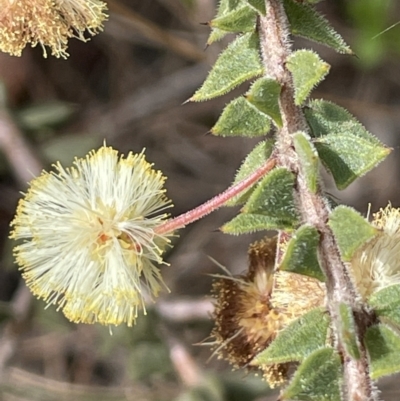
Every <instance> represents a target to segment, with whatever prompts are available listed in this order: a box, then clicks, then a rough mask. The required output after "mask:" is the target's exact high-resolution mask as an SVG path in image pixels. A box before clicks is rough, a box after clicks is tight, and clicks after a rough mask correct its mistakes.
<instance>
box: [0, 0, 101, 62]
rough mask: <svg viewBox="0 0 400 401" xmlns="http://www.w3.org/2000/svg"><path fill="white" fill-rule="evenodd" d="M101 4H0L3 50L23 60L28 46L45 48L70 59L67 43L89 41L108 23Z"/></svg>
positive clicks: (51, 0) (26, 0) (30, 0)
mask: <svg viewBox="0 0 400 401" xmlns="http://www.w3.org/2000/svg"><path fill="white" fill-rule="evenodd" d="M106 8H107V6H106V4H105V3H104V2H103V1H101V0H0V50H1V51H3V52H6V53H10V54H11V55H14V56H20V55H21V52H22V50H23V49H24V48H25V46H26V45H28V44H30V45H31V46H32V47H35V46H36V45H37V44H40V46H41V47H42V49H43V55H44V57H46V56H47V51H46V47H47V46H48V47H49V48H50V49H51V54H52V55H54V56H56V57H64V58H65V57H67V56H68V53H67V51H66V50H67V45H68V39H69V38H72V37H76V38H78V39H80V40H83V41H86V40H87V39H85V37H84V32H85V31H88V32H89V34H90V35H95V34H96V33H98V32H99V31H101V30H102V25H103V22H104V20H105V19H106V17H107V16H106V14H105V10H106Z"/></svg>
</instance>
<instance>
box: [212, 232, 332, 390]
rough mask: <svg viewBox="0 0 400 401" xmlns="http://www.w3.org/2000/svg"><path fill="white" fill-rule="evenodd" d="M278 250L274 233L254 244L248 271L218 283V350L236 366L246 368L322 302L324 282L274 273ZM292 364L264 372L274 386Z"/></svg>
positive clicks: (216, 323)
mask: <svg viewBox="0 0 400 401" xmlns="http://www.w3.org/2000/svg"><path fill="white" fill-rule="evenodd" d="M276 248H277V239H276V237H275V238H267V239H264V240H262V241H259V242H256V243H254V244H252V245H251V246H250V248H249V262H250V263H249V270H248V273H247V274H246V275H242V276H239V277H222V278H221V277H220V278H218V280H216V281H215V282H214V285H213V294H214V297H215V298H216V305H215V312H214V318H215V326H214V329H213V331H212V336H213V337H214V338H215V344H216V347H215V348H216V349H215V353H218V354H219V356H220V357H223V358H225V359H227V360H228V361H229V362H230V363H231V364H232V365H233V366H234V367H236V368H239V367H248V365H249V363H250V362H251V361H252V359H253V358H254V357H255V356H256V355H257V354H258V353H260V352H261V351H262V350H264V349H265V348H266V347H268V345H269V344H270V343H271V342H272V341H273V340H274V339H275V338H276V336H277V334H278V332H279V331H280V330H282V329H283V328H285V327H286V326H287V325H288V324H289V323H290V322H292V321H293V320H295V319H296V318H298V317H300V316H302V315H303V314H304V313H306V312H307V311H309V310H310V309H312V308H314V307H317V306H322V305H323V303H324V298H325V286H324V284H323V283H320V282H319V281H318V280H316V279H312V278H310V277H306V276H302V275H298V274H295V273H289V272H280V271H278V272H274V269H275V256H276ZM289 367H290V364H279V365H268V366H263V367H262V370H263V374H264V377H265V378H266V380H267V381H268V382H269V384H270V386H271V387H273V386H276V385H279V384H281V383H282V382H283V381H285V380H286V378H287V373H288V370H289Z"/></svg>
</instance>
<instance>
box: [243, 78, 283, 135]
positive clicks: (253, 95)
mask: <svg viewBox="0 0 400 401" xmlns="http://www.w3.org/2000/svg"><path fill="white" fill-rule="evenodd" d="M280 93H281V86H280V85H279V83H278V82H277V81H275V80H274V79H270V78H260V79H257V81H256V82H254V84H253V85H252V86H251V88H250V90H249V92H248V93H246V98H247V100H248V101H249V102H250V103H251V104H253V105H254V106H255V107H257V109H259V110H260V111H262V112H263V113H265V114H266V115H268V116H269V117H271V118H272V119H273V120H274V122H275V124H276V125H277V126H278V127H282V117H281V113H280V109H279V95H280Z"/></svg>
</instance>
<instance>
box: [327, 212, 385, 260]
mask: <svg viewBox="0 0 400 401" xmlns="http://www.w3.org/2000/svg"><path fill="white" fill-rule="evenodd" d="M328 225H329V226H330V227H331V229H332V231H333V234H334V235H335V238H336V241H337V244H338V246H339V249H340V253H341V255H342V258H343V260H344V261H345V262H349V261H350V260H351V258H352V257H353V255H354V252H355V251H356V250H357V249H358V248H359V247H360V246H361V245H364V244H365V243H366V242H367V241H369V240H370V239H372V238H373V237H374V236H375V235H376V234H378V232H379V230H378V229H377V228H376V227H374V226H372V225H371V224H370V223H368V221H367V220H366V219H364V217H362V216H361V215H360V214H359V213H358V212H356V211H355V210H354V209H353V208H351V207H348V206H338V207H337V208H336V209H334V210H333V211H332V213H331V215H330V217H329V222H328Z"/></svg>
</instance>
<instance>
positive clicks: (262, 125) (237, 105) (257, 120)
mask: <svg viewBox="0 0 400 401" xmlns="http://www.w3.org/2000/svg"><path fill="white" fill-rule="evenodd" d="M270 128H271V120H270V119H269V118H268V117H267V116H266V115H265V114H264V113H262V112H261V111H259V110H258V109H257V108H256V107H254V106H253V105H252V104H251V103H249V102H248V101H247V100H246V99H245V98H244V97H238V98H236V99H234V100H232V101H231V102H230V103H228V104H227V106H226V107H225V109H224V110H223V112H222V114H221V116H220V117H219V119H218V121H217V122H216V124H215V125H214V127H212V128H211V132H212V133H213V134H214V135H220V136H246V137H249V138H253V137H256V136H261V135H265V134H266V133H267V132H268V131H269V130H270Z"/></svg>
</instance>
